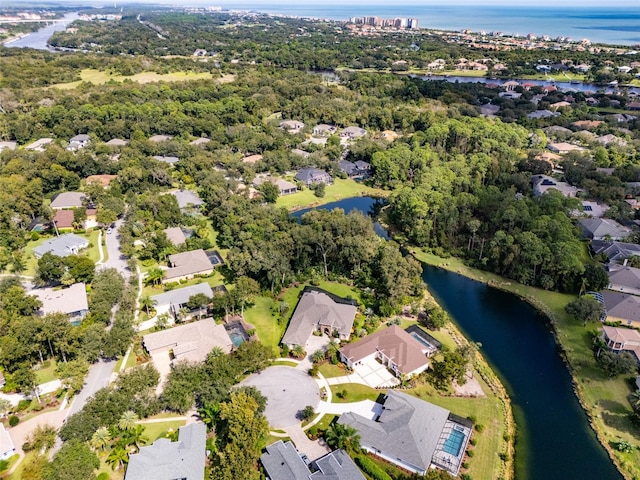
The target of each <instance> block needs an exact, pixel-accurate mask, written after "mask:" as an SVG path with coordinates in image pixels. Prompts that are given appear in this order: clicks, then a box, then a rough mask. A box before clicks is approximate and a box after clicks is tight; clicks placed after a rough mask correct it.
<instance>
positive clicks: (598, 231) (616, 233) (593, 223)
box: [578, 218, 633, 240]
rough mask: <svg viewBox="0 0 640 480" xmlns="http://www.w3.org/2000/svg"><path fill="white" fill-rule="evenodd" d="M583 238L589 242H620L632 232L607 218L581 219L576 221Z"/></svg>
mask: <svg viewBox="0 0 640 480" xmlns="http://www.w3.org/2000/svg"><path fill="white" fill-rule="evenodd" d="M578 224H579V225H578V226H579V227H580V228H582V234H583V236H584V237H585V238H589V239H591V240H622V239H624V238H627V237H628V236H630V235H631V234H632V233H633V232H632V231H631V229H630V228H627V227H625V226H623V225H620V224H619V223H618V222H616V221H615V220H611V219H609V218H583V219H580V220H578Z"/></svg>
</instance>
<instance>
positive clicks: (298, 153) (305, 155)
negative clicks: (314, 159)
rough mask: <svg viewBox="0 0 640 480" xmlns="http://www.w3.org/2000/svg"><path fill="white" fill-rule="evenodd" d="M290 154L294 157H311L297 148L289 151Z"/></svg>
mask: <svg viewBox="0 0 640 480" xmlns="http://www.w3.org/2000/svg"><path fill="white" fill-rule="evenodd" d="M291 153H293V154H294V155H300V156H301V157H304V158H309V155H311V154H310V153H309V152H305V151H304V150H300V149H299V148H294V149H293V150H291Z"/></svg>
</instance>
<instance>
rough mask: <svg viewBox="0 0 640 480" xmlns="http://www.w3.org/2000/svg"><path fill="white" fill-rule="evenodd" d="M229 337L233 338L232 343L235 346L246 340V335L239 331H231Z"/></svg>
mask: <svg viewBox="0 0 640 480" xmlns="http://www.w3.org/2000/svg"><path fill="white" fill-rule="evenodd" d="M229 338H230V339H231V343H233V346H234V347H236V348H238V347H239V346H240V344H241V343H243V342H244V337H243V336H242V335H241V334H239V333H230V334H229Z"/></svg>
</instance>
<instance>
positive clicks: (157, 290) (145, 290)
mask: <svg viewBox="0 0 640 480" xmlns="http://www.w3.org/2000/svg"><path fill="white" fill-rule="evenodd" d="M149 268H151V267H149ZM149 268H147V270H148V269H149ZM198 283H208V284H209V285H210V286H211V287H217V286H218V285H222V284H224V277H223V276H222V274H221V273H220V272H218V270H217V269H216V270H214V271H213V273H212V274H211V276H209V277H206V278H201V277H200V278H192V279H190V280H187V281H186V282H183V283H180V284H179V285H178V286H176V288H183V287H190V286H192V285H196V284H198ZM174 290H175V289H174ZM165 291H168V290H165V288H164V287H163V286H162V285H159V286H157V287H153V286H151V285H146V286H145V285H144V283H143V287H142V296H143V297H144V296H147V295H148V296H150V297H153V296H154V295H159V294H161V293H164V292H165Z"/></svg>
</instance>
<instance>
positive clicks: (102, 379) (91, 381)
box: [68, 360, 116, 415]
mask: <svg viewBox="0 0 640 480" xmlns="http://www.w3.org/2000/svg"><path fill="white" fill-rule="evenodd" d="M115 366H116V361H115V360H108V361H105V360H99V361H97V362H96V363H94V364H93V365H91V367H89V374H88V375H87V378H86V380H85V383H84V387H82V390H80V392H79V393H78V394H77V395H76V396H75V398H74V399H73V401H72V402H71V408H69V413H68V415H73V414H74V413H77V412H79V411H80V410H82V407H84V404H85V403H87V400H88V399H89V397H91V396H92V395H93V394H94V393H96V392H97V391H98V390H100V389H101V388H103V387H106V386H107V385H109V380H111V373H112V372H113V369H114V367H115Z"/></svg>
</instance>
